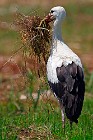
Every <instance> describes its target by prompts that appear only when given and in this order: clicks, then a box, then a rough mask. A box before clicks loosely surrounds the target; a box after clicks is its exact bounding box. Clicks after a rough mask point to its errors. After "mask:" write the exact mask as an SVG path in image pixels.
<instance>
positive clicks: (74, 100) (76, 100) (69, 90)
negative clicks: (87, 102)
mask: <svg viewBox="0 0 93 140" xmlns="http://www.w3.org/2000/svg"><path fill="white" fill-rule="evenodd" d="M56 71H57V77H58V80H59V83H57V86H55V85H56V84H55V85H54V87H53V88H52V90H53V92H55V94H56V96H57V97H58V98H59V99H61V100H62V102H63V105H64V106H65V112H66V116H67V118H68V119H70V120H71V121H74V122H76V123H77V122H78V120H77V119H78V117H79V116H80V114H81V110H82V106H83V100H84V92H85V83H84V74H83V70H82V68H81V67H80V66H77V65H76V64H75V63H74V62H73V63H72V64H69V65H68V66H67V67H65V66H61V67H60V68H59V67H58V68H57V69H56ZM50 86H51V87H52V85H51V84H50ZM55 88H56V90H55Z"/></svg>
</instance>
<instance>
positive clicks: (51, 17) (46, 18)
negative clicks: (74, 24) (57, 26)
mask: <svg viewBox="0 0 93 140" xmlns="http://www.w3.org/2000/svg"><path fill="white" fill-rule="evenodd" d="M45 20H46V21H47V22H48V23H49V22H51V21H54V20H55V17H54V16H53V14H51V13H49V14H48V15H47V16H46V17H45Z"/></svg>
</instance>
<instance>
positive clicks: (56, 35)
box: [51, 21, 63, 54]
mask: <svg viewBox="0 0 93 140" xmlns="http://www.w3.org/2000/svg"><path fill="white" fill-rule="evenodd" d="M61 29H62V22H58V21H55V22H54V26H53V35H52V48H51V54H54V52H55V51H56V50H57V47H58V42H59V41H60V42H63V41H62V30H61ZM60 47H61V46H60ZM56 52H57V51H56Z"/></svg>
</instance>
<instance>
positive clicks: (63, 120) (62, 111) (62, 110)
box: [59, 101, 65, 132]
mask: <svg viewBox="0 0 93 140" xmlns="http://www.w3.org/2000/svg"><path fill="white" fill-rule="evenodd" d="M59 104H60V109H61V116H62V128H63V129H64V132H65V109H64V106H63V104H62V102H61V101H59Z"/></svg>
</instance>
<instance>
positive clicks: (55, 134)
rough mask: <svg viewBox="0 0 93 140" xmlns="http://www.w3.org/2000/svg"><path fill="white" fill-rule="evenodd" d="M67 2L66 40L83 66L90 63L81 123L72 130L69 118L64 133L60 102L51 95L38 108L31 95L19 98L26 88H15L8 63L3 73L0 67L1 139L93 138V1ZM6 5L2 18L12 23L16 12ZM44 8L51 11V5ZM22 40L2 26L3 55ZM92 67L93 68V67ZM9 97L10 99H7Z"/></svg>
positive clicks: (0, 49)
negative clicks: (12, 12) (11, 11)
mask: <svg viewBox="0 0 93 140" xmlns="http://www.w3.org/2000/svg"><path fill="white" fill-rule="evenodd" d="M53 6H54V5H53ZM64 6H65V8H66V10H67V18H66V20H65V22H64V24H63V38H64V40H65V42H66V43H67V44H68V45H69V46H70V47H71V48H72V49H73V50H74V51H75V52H77V53H78V55H80V56H81V58H82V61H83V63H84V64H85V65H84V67H85V68H86V67H87V68H86V70H85V79H86V92H87V94H86V97H85V101H84V106H83V111H82V114H81V116H80V118H79V123H78V125H76V124H73V130H72V131H70V127H69V122H68V120H67V123H66V131H65V134H64V132H63V129H62V127H61V113H60V109H59V107H58V104H57V103H56V102H55V101H53V100H52V99H50V101H49V100H41V101H39V104H38V106H37V108H34V105H35V103H34V102H33V100H31V99H30V97H29V99H28V100H25V101H23V100H20V95H21V94H23V93H24V92H23V91H22V92H21V91H20V89H19V91H17V92H16V94H15V91H14V89H15V88H16V86H15V85H13V82H12V76H13V75H12V76H10V75H11V70H10V69H9V67H8V68H6V67H5V69H4V72H3V73H2V71H0V140H18V139H21V140H27V139H33V140H39V139H40V140H92V139H93V86H92V85H93V72H92V73H91V74H90V72H89V71H90V69H88V68H90V66H91V65H92V63H93V60H92V58H93V57H92V56H93V24H92V23H93V4H92V3H84V4H83V3H76V4H75V3H69V4H65V5H64ZM4 8H5V9H6V12H5V13H4V14H3V13H0V21H6V22H8V23H11V22H12V21H13V19H14V15H13V14H11V13H10V11H9V9H10V6H9V5H8V6H6V7H4ZM38 9H39V8H38ZM45 9H46V11H47V12H48V9H47V8H45ZM34 10H35V9H34ZM34 10H33V9H30V7H29V6H23V5H22V6H21V5H20V7H19V11H22V12H24V13H25V14H30V13H32V12H31V11H34ZM35 11H37V10H35ZM44 12H45V10H44V9H42V8H40V9H39V12H35V13H37V14H39V15H44V14H43V13H44ZM33 14H34V13H33ZM19 40H20V39H19V36H18V34H17V33H16V32H15V31H12V30H10V29H3V28H1V27H0V56H2V55H3V56H7V55H8V56H10V55H12V53H13V51H14V50H15V49H17V48H19V46H20V41H19ZM86 53H87V54H88V55H87V57H86V58H85V57H84V54H86ZM90 54H91V55H90ZM89 58H90V59H89ZM88 60H91V61H88ZM1 61H2V59H1V57H0V66H1ZM19 63H21V62H19ZM91 69H92V71H93V67H92V68H91ZM7 71H9V72H10V73H9V72H8V74H10V75H8V74H7ZM14 71H15V68H14ZM16 73H17V72H16ZM12 74H13V73H12ZM5 75H8V78H10V80H9V79H2V76H5ZM35 80H36V79H35ZM16 81H19V86H20V80H18V79H17V80H16ZM6 82H7V84H6ZM10 82H11V84H10ZM14 83H15V82H14ZM36 86H37V82H36V81H34V87H36ZM11 87H12V90H11ZM32 88H33V87H31V89H32ZM45 89H46V88H45ZM7 92H8V93H7ZM2 94H4V96H3V98H4V99H2ZM15 95H16V96H15ZM7 97H8V99H6V98H7ZM1 100H2V101H1Z"/></svg>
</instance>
